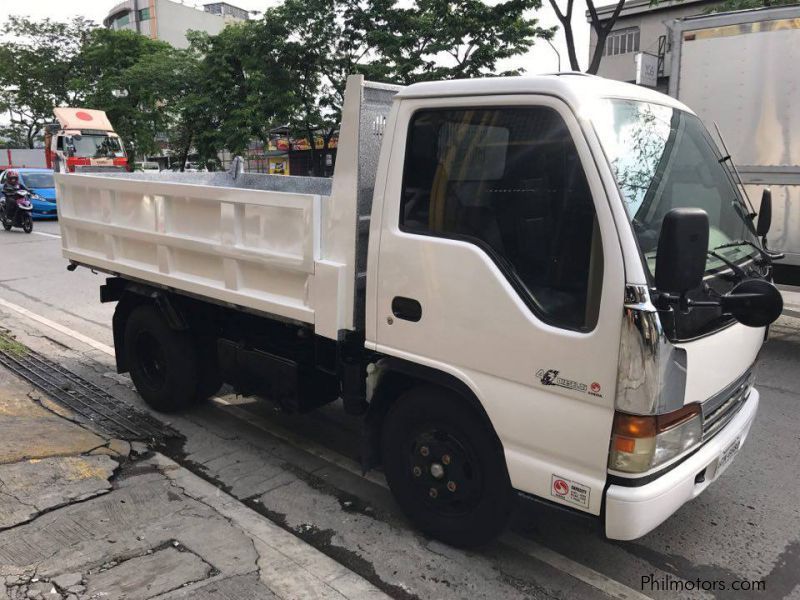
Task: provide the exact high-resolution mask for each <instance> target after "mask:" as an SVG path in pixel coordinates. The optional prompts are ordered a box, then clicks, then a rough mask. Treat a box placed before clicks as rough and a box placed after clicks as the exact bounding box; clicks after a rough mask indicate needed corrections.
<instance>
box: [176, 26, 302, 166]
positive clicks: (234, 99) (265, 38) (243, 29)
mask: <svg viewBox="0 0 800 600" xmlns="http://www.w3.org/2000/svg"><path fill="white" fill-rule="evenodd" d="M288 35H289V30H288V29H287V27H286V25H285V24H284V23H281V22H279V21H276V20H274V19H270V20H264V21H253V22H247V23H241V24H235V25H229V26H228V27H226V28H225V29H223V30H222V31H221V32H220V33H219V34H217V35H208V34H206V33H201V32H193V33H192V34H191V35H190V39H191V51H192V52H193V55H194V56H195V57H197V60H198V65H199V66H198V74H197V77H196V79H195V81H194V83H195V87H194V91H193V92H192V93H191V94H190V95H189V96H187V98H186V109H187V110H188V111H189V112H190V113H191V114H192V115H193V122H194V123H197V124H201V125H202V131H201V130H200V129H197V130H196V131H195V133H194V136H193V137H194V138H195V140H196V143H197V145H198V149H199V150H201V154H210V153H211V152H212V150H221V149H223V148H226V149H228V150H229V151H231V152H233V153H242V152H244V150H245V149H246V148H247V145H248V142H249V141H250V140H252V139H259V140H262V141H264V142H267V141H268V139H269V130H270V128H271V127H272V126H274V124H276V123H284V122H286V121H287V120H289V118H290V117H291V115H292V113H293V111H294V109H295V99H294V96H293V90H294V87H295V85H296V82H295V81H293V77H294V75H295V71H294V70H293V69H292V68H290V67H289V66H288V63H287V61H288V57H286V56H284V50H285V45H286V44H285V39H286V37H287V36H288Z"/></svg>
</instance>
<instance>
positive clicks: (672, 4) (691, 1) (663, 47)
mask: <svg viewBox="0 0 800 600" xmlns="http://www.w3.org/2000/svg"><path fill="white" fill-rule="evenodd" d="M716 4H719V2H718V1H716V0H681V1H675V0H670V1H668V2H659V3H658V4H652V3H651V1H650V0H627V2H625V6H624V7H623V9H622V12H621V13H620V15H619V18H618V19H617V21H616V23H615V24H614V28H613V29H612V30H611V33H610V34H609V36H608V38H606V43H605V48H604V50H603V59H602V60H601V61H600V69H599V70H598V72H597V74H598V75H600V76H601V77H608V78H609V79H617V80H619V81H628V82H635V81H636V59H635V57H636V54H637V53H639V52H644V53H647V54H651V55H653V56H655V57H657V58H658V84H657V86H656V88H657V89H658V90H659V91H663V92H666V91H667V89H668V86H669V73H670V61H671V58H672V54H671V48H670V35H669V29H668V25H669V23H670V22H671V21H673V20H674V19H680V18H683V17H689V16H694V15H698V14H701V13H704V12H707V11H708V10H709V9H711V8H713V7H714V6H715V5H716ZM615 7H616V3H614V4H610V5H607V6H599V7H597V14H598V16H599V17H600V19H601V20H604V19H608V18H609V17H610V16H611V14H612V13H613V12H614V8H615ZM586 20H587V22H589V24H590V25H589V29H590V37H589V60H591V57H592V55H593V54H594V49H595V47H596V46H597V34H596V33H595V31H594V29H593V28H592V27H591V18H590V16H589V12H588V11H587V12H586Z"/></svg>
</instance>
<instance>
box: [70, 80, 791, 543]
mask: <svg viewBox="0 0 800 600" xmlns="http://www.w3.org/2000/svg"><path fill="white" fill-rule="evenodd" d="M719 158H720V157H719V154H718V153H717V151H716V147H715V146H714V144H713V143H712V142H711V139H710V137H709V136H708V134H707V133H706V130H705V128H704V127H703V126H702V124H701V122H700V121H699V119H697V117H696V116H695V115H694V114H693V113H692V112H691V111H690V110H689V109H688V108H687V107H685V106H684V105H682V104H680V103H679V102H677V101H676V100H674V99H672V98H669V97H668V96H665V95H662V94H659V93H656V92H653V91H650V90H646V89H643V88H640V87H636V86H632V85H628V84H623V83H618V82H612V81H608V80H604V79H601V78H597V77H590V76H585V75H581V74H561V75H552V76H541V77H531V78H496V79H485V80H471V81H448V82H435V83H422V84H416V85H412V86H409V87H406V88H403V89H401V88H397V87H391V86H386V85H379V84H372V83H368V82H364V81H363V79H362V78H361V77H357V76H354V77H351V78H349V79H348V82H347V89H346V97H345V102H344V109H343V119H342V125H341V135H340V138H339V152H338V157H337V163H336V167H335V175H334V177H333V178H332V180H327V179H314V178H305V177H287V176H271V175H255V174H245V173H239V172H237V171H236V170H235V169H234V170H233V171H232V172H230V173H191V174H188V173H158V174H153V173H136V174H85V175H84V174H76V175H57V176H56V181H57V185H58V194H59V204H58V210H59V223H60V226H61V230H62V235H63V237H62V240H63V252H64V256H65V257H66V258H67V259H69V261H70V265H69V268H71V269H74V268H76V266H78V265H83V266H86V267H90V268H93V269H97V270H101V271H105V272H108V273H110V274H111V275H112V277H110V278H109V279H108V280H107V282H106V284H105V285H103V286H102V287H101V300H102V301H114V302H117V307H116V312H115V314H114V319H113V331H114V342H115V347H116V360H117V368H118V370H119V371H120V372H127V371H129V372H130V374H131V377H132V379H133V381H134V383H135V385H136V387H137V389H138V390H139V392H140V393H141V395H142V397H143V398H144V399H145V400H146V401H147V402H148V403H149V404H150V405H151V406H152V407H153V408H155V409H157V410H161V411H170V410H178V409H181V408H183V407H186V406H189V405H191V404H192V403H193V402H197V401H201V400H203V399H206V398H208V397H209V396H211V395H213V394H215V393H216V392H217V390H218V389H219V388H220V385H221V384H222V382H226V383H228V384H230V385H232V386H233V387H234V389H236V390H237V391H238V392H240V393H243V394H257V395H263V396H266V397H269V398H271V399H272V400H274V401H276V402H278V403H279V404H280V405H281V406H283V407H284V408H286V409H287V410H296V411H303V410H308V409H311V408H313V407H315V406H319V405H320V404H322V403H326V402H331V401H334V400H336V399H338V398H340V397H341V398H342V400H343V404H344V409H345V410H346V411H347V412H348V413H351V414H353V415H356V416H359V417H360V418H362V419H364V425H365V426H364V439H363V456H362V457H361V458H362V461H363V463H364V466H365V468H367V467H371V466H374V465H377V464H382V466H383V470H384V472H385V474H386V477H387V480H388V483H389V485H390V487H391V489H392V492H393V493H394V495H395V497H396V498H397V501H398V502H399V504H400V506H401V507H402V509H403V510H404V511H405V512H406V513H407V514H408V515H409V516H410V517H411V519H412V520H413V522H414V523H415V524H416V525H417V526H419V527H420V528H421V529H422V530H424V531H425V532H427V533H429V534H431V535H433V536H436V537H438V538H440V539H442V540H445V541H446V542H449V543H451V544H457V545H470V544H478V543H482V542H485V541H487V540H489V539H491V538H492V537H493V536H494V535H496V534H497V533H498V531H500V530H501V529H502V527H503V525H504V523H505V521H506V518H507V516H508V514H509V511H510V509H511V506H512V502H513V500H514V499H515V498H516V497H517V496H518V494H517V493H518V492H521V493H522V494H524V495H526V496H528V497H534V498H538V499H541V500H544V501H549V502H552V503H556V504H558V505H561V506H565V507H569V508H572V509H574V510H577V511H581V512H583V513H588V514H590V515H595V516H596V517H598V519H599V520H601V522H602V524H603V527H604V532H605V534H606V535H607V536H608V537H610V538H613V539H622V540H629V539H633V538H637V537H639V536H641V535H643V534H645V533H647V532H648V531H650V530H652V529H653V528H654V527H656V526H657V525H658V524H659V523H661V522H662V521H664V520H665V519H666V518H667V517H668V516H669V515H671V514H672V513H673V512H675V511H676V510H677V509H678V508H679V507H680V506H681V505H683V504H684V503H685V502H687V501H688V500H690V499H692V498H694V497H695V496H697V495H698V494H699V493H700V492H702V491H703V490H704V489H705V488H706V487H707V486H708V485H709V484H710V483H711V482H713V481H714V480H715V479H717V478H718V477H719V476H720V475H721V473H722V472H723V471H724V470H725V469H726V467H727V466H728V465H729V464H730V462H731V460H732V459H733V457H734V455H735V454H736V453H737V451H738V450H739V448H740V447H741V445H742V443H743V442H744V440H745V438H746V437H747V435H748V432H749V430H750V426H751V424H752V422H753V418H754V416H755V413H756V408H757V406H758V398H759V396H758V392H757V391H756V390H755V389H754V388H753V366H754V363H755V361H756V357H757V356H758V353H759V349H760V348H761V345H762V343H763V341H764V339H765V328H766V327H767V326H768V324H769V323H770V322H772V321H773V320H774V319H775V318H776V317H777V315H778V314H779V312H780V310H781V298H780V294H779V293H778V292H777V290H776V289H775V288H774V287H773V286H772V285H771V284H770V283H768V282H767V278H768V277H769V274H770V260H769V256H768V255H767V254H766V253H764V252H763V250H762V249H761V247H760V245H759V241H758V238H757V236H756V232H755V230H754V228H753V225H752V223H751V221H750V220H749V219H747V218H746V217H743V215H742V213H743V211H742V209H741V205H742V204H743V202H744V201H743V199H742V198H741V196H740V194H739V192H738V191H737V189H736V186H735V184H734V182H733V180H732V179H731V178H730V175H729V173H728V171H727V169H726V168H725V167H724V166H723V165H722V164H721V163H720V162H719ZM732 200H733V201H735V202H736V203H737V204H732V202H731V201H732ZM762 223H763V220H762Z"/></svg>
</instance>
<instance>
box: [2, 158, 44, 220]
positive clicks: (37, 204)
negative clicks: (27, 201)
mask: <svg viewBox="0 0 800 600" xmlns="http://www.w3.org/2000/svg"><path fill="white" fill-rule="evenodd" d="M14 170H15V171H16V172H17V173H19V181H20V183H21V184H22V185H24V186H25V187H26V188H28V189H29V190H30V191H32V192H33V193H34V194H36V195H37V196H38V198H36V197H34V198H33V199H32V202H33V211H32V212H33V218H34V220H38V219H56V218H58V214H57V212H56V184H55V183H54V182H53V171H52V170H51V169H14ZM5 178H6V171H4V172H3V173H2V174H0V187H2V186H3V182H4V181H5Z"/></svg>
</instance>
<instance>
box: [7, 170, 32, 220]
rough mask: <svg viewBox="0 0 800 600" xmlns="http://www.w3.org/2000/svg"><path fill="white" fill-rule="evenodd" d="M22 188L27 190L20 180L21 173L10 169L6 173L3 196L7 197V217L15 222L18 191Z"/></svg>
mask: <svg viewBox="0 0 800 600" xmlns="http://www.w3.org/2000/svg"><path fill="white" fill-rule="evenodd" d="M20 190H25V191H27V190H28V188H26V187H25V186H24V185H23V184H22V183H20V181H19V173H18V172H17V171H15V170H13V169H12V170H10V171H8V173H6V180H5V183H3V197H4V198H5V200H6V201H5V214H6V218H7V219H8V220H9V221H11V222H13V221H14V217H15V216H16V214H17V192H18V191H20Z"/></svg>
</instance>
